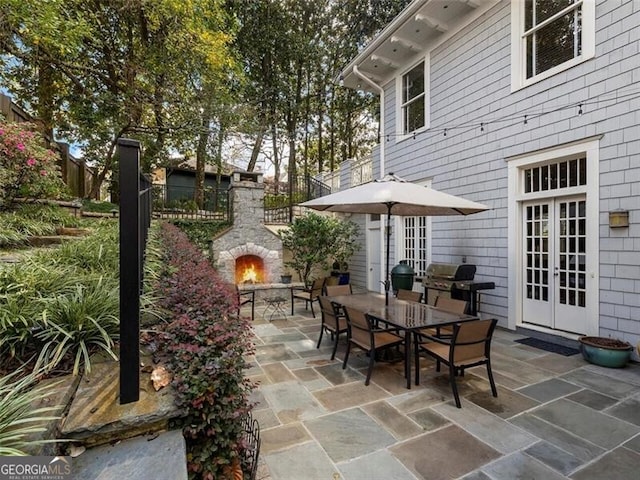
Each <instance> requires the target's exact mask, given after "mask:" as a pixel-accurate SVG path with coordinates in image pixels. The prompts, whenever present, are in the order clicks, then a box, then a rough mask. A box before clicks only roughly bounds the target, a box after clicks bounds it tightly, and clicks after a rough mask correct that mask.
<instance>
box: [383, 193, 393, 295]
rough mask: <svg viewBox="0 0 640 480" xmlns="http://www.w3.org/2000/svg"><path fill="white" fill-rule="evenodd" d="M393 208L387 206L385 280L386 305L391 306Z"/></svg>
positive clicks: (389, 205)
mask: <svg viewBox="0 0 640 480" xmlns="http://www.w3.org/2000/svg"><path fill="white" fill-rule="evenodd" d="M391 206H392V204H391V203H389V204H387V209H388V210H387V224H386V225H385V227H384V228H385V233H386V234H387V268H386V276H385V280H384V304H385V305H389V288H390V287H391V279H390V278H389V244H390V243H391V242H390V240H391Z"/></svg>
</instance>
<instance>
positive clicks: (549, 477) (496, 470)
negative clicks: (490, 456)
mask: <svg viewBox="0 0 640 480" xmlns="http://www.w3.org/2000/svg"><path fill="white" fill-rule="evenodd" d="M482 471H483V472H484V473H486V474H488V475H489V477H490V478H492V479H493V480H513V479H515V478H517V479H518V480H541V479H544V480H562V479H564V478H566V477H565V476H564V475H562V474H560V473H558V472H556V471H554V470H552V469H551V468H549V467H547V466H546V465H545V464H543V463H542V462H539V461H538V460H536V459H535V458H532V457H529V456H528V455H524V454H523V453H521V452H515V453H512V454H511V455H507V456H506V457H503V458H501V459H500V460H498V461H496V462H493V463H492V464H491V465H489V466H487V467H484V468H483V469H482Z"/></svg>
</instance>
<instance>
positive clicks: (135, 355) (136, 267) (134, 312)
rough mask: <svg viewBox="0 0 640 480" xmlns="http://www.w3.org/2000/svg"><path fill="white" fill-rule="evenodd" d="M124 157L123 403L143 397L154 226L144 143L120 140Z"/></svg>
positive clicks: (122, 240)
mask: <svg viewBox="0 0 640 480" xmlns="http://www.w3.org/2000/svg"><path fill="white" fill-rule="evenodd" d="M118 157H119V158H120V175H119V183H120V404H125V403H131V402H137V401H138V400H139V398H140V368H139V365H140V345H139V344H140V294H141V292H142V280H143V279H142V272H143V266H144V253H145V249H146V245H147V235H148V232H149V227H150V225H151V181H150V180H149V179H148V178H147V177H145V176H144V175H142V174H141V173H140V142H138V141H137V140H130V139H126V138H122V139H120V140H118Z"/></svg>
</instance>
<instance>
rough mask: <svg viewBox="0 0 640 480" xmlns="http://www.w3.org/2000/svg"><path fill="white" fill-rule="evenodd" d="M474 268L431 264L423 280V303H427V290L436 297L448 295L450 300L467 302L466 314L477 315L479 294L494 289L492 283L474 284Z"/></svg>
mask: <svg viewBox="0 0 640 480" xmlns="http://www.w3.org/2000/svg"><path fill="white" fill-rule="evenodd" d="M475 274H476V266H475V265H471V264H468V263H463V264H455V263H431V264H429V266H428V267H427V274H426V276H425V277H424V279H423V281H422V282H423V284H424V288H425V295H424V298H425V301H427V302H429V290H434V291H436V292H444V293H438V295H441V294H444V295H450V296H451V298H455V299H457V300H464V301H466V302H467V313H468V314H470V315H477V314H478V306H479V304H480V301H479V298H478V297H479V292H480V291H481V290H492V289H494V288H496V285H495V283H494V282H476V281H475V280H474V278H475Z"/></svg>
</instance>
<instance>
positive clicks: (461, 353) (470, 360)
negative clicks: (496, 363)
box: [414, 318, 498, 408]
mask: <svg viewBox="0 0 640 480" xmlns="http://www.w3.org/2000/svg"><path fill="white" fill-rule="evenodd" d="M497 323H498V320H496V319H495V318H493V319H487V320H471V321H469V322H462V323H456V324H455V325H454V326H453V336H452V337H451V338H450V339H442V338H437V337H431V338H430V339H429V341H428V342H421V341H420V338H421V337H420V335H415V336H414V342H415V343H414V355H415V359H414V360H415V367H416V378H415V380H416V385H419V384H420V353H421V352H424V353H426V354H428V355H430V356H432V357H433V358H435V360H436V371H437V372H439V371H440V363H444V364H445V365H448V366H449V382H450V383H451V389H452V390H453V396H454V398H455V402H456V407H458V408H461V407H462V406H461V404H460V396H459V395H458V386H457V385H456V375H458V374H460V375H461V376H464V370H465V369H466V368H470V367H475V366H478V365H486V366H487V376H488V377H489V383H490V385H491V393H492V394H493V396H494V397H497V396H498V391H497V390H496V384H495V382H494V380H493V373H492V372H491V338H492V337H493V331H494V330H495V328H496V324H497Z"/></svg>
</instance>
